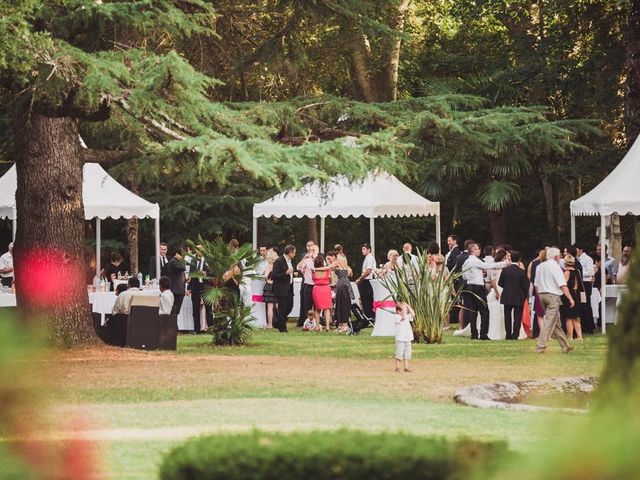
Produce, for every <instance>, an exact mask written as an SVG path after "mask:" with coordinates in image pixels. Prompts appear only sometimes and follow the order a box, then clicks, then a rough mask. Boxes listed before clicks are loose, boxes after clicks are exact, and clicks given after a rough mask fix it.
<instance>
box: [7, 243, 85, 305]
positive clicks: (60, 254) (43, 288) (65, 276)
mask: <svg viewBox="0 0 640 480" xmlns="http://www.w3.org/2000/svg"><path fill="white" fill-rule="evenodd" d="M22 265H23V268H21V269H20V270H21V273H20V275H21V276H22V277H24V278H27V279H28V280H27V281H26V282H24V283H23V282H20V281H19V278H20V277H18V284H17V288H19V289H21V290H22V292H23V293H24V297H23V298H27V299H28V302H29V303H30V304H31V306H33V307H36V308H46V307H52V306H57V305H61V304H62V303H64V302H65V301H68V298H69V295H70V294H72V293H73V292H75V291H76V289H77V288H78V286H79V285H83V284H84V265H83V264H82V263H80V262H77V261H73V256H72V255H70V254H69V253H68V252H66V251H65V250H63V249H59V248H49V249H45V248H41V249H33V250H30V251H27V252H25V253H24V254H23V257H22Z"/></svg>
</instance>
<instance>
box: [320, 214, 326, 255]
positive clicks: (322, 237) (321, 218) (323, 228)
mask: <svg viewBox="0 0 640 480" xmlns="http://www.w3.org/2000/svg"><path fill="white" fill-rule="evenodd" d="M324 233H325V218H324V217H320V251H321V252H323V253H324Z"/></svg>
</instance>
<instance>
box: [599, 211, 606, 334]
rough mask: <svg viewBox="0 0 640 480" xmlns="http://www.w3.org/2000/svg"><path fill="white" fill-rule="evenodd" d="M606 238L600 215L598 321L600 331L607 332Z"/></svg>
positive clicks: (603, 219)
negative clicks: (599, 300)
mask: <svg viewBox="0 0 640 480" xmlns="http://www.w3.org/2000/svg"><path fill="white" fill-rule="evenodd" d="M606 240H607V226H606V217H605V216H604V215H601V216H600V290H601V292H600V293H601V296H602V303H601V304H600V305H601V307H602V308H601V312H600V321H601V329H602V333H607V314H606V312H607V269H606V268H605V266H604V262H605V259H606V253H605V248H606V245H607V244H606Z"/></svg>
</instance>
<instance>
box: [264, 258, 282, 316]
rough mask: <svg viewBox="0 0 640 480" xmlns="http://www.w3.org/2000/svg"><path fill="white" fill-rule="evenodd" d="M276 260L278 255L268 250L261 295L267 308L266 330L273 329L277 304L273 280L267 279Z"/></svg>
mask: <svg viewBox="0 0 640 480" xmlns="http://www.w3.org/2000/svg"><path fill="white" fill-rule="evenodd" d="M277 259H278V254H277V253H276V252H275V250H274V249H273V248H270V249H269V250H268V251H267V255H266V256H265V260H266V261H267V266H266V268H265V270H264V280H265V284H264V291H263V293H262V297H263V301H264V303H265V305H266V306H267V328H273V313H274V310H275V309H276V308H277V304H278V303H277V300H276V297H275V296H274V295H273V280H271V279H270V278H269V274H270V273H271V272H272V271H273V264H274V262H275V261H276V260H277Z"/></svg>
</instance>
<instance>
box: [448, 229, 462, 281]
mask: <svg viewBox="0 0 640 480" xmlns="http://www.w3.org/2000/svg"><path fill="white" fill-rule="evenodd" d="M447 246H448V247H449V253H447V255H446V259H445V262H446V263H445V265H446V267H447V270H449V271H450V272H451V271H453V268H454V267H455V266H456V260H457V259H458V255H460V247H459V246H458V236H457V235H449V236H448V237H447Z"/></svg>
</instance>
